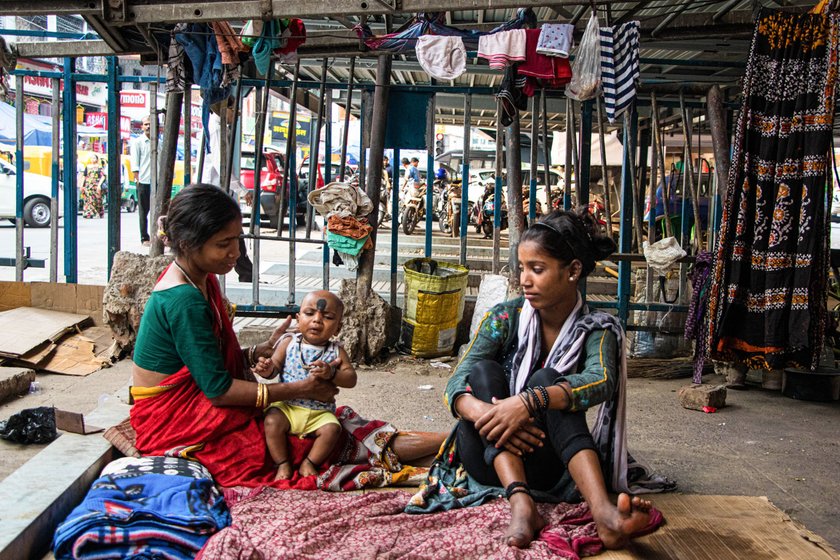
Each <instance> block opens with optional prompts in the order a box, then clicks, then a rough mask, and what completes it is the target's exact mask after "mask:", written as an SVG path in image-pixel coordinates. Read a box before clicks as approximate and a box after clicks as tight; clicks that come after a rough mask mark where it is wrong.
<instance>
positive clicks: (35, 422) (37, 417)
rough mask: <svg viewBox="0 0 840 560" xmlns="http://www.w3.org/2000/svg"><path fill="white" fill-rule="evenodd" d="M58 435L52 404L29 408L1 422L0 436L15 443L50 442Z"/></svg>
mask: <svg viewBox="0 0 840 560" xmlns="http://www.w3.org/2000/svg"><path fill="white" fill-rule="evenodd" d="M57 437H58V432H56V429H55V409H54V408H52V407H51V406H39V407H38V408H27V409H25V410H21V411H20V412H18V413H17V414H12V415H11V416H10V417H9V419H8V420H5V421H3V422H0V438H3V439H7V440H9V441H13V442H15V443H49V442H51V441H52V440H54V439H55V438H57Z"/></svg>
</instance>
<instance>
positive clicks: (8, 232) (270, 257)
mask: <svg viewBox="0 0 840 560" xmlns="http://www.w3.org/2000/svg"><path fill="white" fill-rule="evenodd" d="M120 218H121V221H120V230H121V231H120V233H121V235H120V247H121V249H122V250H123V251H131V252H132V253H140V254H144V255H145V254H148V252H149V248H148V247H144V246H143V245H142V244H141V243H140V226H139V220H138V215H137V213H136V212H134V213H129V212H126V211H123V212H122V214H121V216H120ZM63 223H64V220H63V219H62V220H60V222H59V232H58V275H59V276H58V277H59V281H63V280H64V227H63ZM245 227H246V228H247V225H246V226H245ZM150 229H151V226H150ZM273 231H274V230H270V232H273ZM301 231H302V228H301ZM150 233H152V232H151V231H150ZM23 239H24V247H29V248H30V258H31V259H43V260H44V261H46V268H29V269H27V270H25V271H24V276H23V279H24V281H27V282H48V281H49V279H50V273H49V267H50V246H49V243H50V230H49V228H30V227H27V228H25V230H24V238H23ZM107 239H108V225H107V222H106V220H101V219H90V220H85V219H83V218H82V217H81V216H79V220H78V283H80V284H96V285H105V284H106V283H107V282H108V277H107V275H108V245H107ZM248 250H249V254H253V247H252V246H251V243H250V242H249V243H248ZM0 257H8V258H14V257H15V226H14V225H13V224H12V223H11V222H8V221H5V220H0ZM287 260H288V244H287V243H285V242H264V243H262V245H261V263H262V267H265V266H271V264H272V262H286V261H287ZM14 279H15V269H14V267H0V280H14ZM228 279H229V280H230V279H233V280H236V275H235V273H234V274H231V276H230V277H229V278H228Z"/></svg>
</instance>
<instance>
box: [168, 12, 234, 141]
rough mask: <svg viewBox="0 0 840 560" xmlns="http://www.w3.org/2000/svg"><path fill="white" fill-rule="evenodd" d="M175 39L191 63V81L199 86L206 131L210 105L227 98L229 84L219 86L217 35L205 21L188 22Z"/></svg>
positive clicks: (220, 70)
mask: <svg viewBox="0 0 840 560" xmlns="http://www.w3.org/2000/svg"><path fill="white" fill-rule="evenodd" d="M175 40H176V41H178V43H179V44H180V45H181V46H183V47H184V53H185V54H186V55H187V58H189V60H190V64H191V65H192V75H193V81H194V82H195V83H196V84H197V85H198V86H199V87H200V88H201V99H202V106H201V122H202V125H203V126H204V129H205V130H207V126H208V121H209V120H210V105H213V104H215V103H218V102H219V101H222V100H224V99H227V98H228V97H230V86H223V85H222V74H223V71H224V65H223V64H222V56H221V53H220V52H219V47H218V45H217V44H216V36H215V34H213V33H212V31H211V29H210V27H208V26H207V24H204V23H189V24H187V26H186V28H185V29H184V31H183V32H181V33H176V34H175Z"/></svg>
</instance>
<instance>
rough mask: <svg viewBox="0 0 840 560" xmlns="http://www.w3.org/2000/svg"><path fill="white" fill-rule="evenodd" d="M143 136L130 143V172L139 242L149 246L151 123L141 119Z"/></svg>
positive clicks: (148, 119)
mask: <svg viewBox="0 0 840 560" xmlns="http://www.w3.org/2000/svg"><path fill="white" fill-rule="evenodd" d="M142 127H143V134H141V135H140V136H138V137H137V138H135V139H134V140H133V141H132V142H131V148H130V151H131V170H132V173H133V175H134V183H135V185H136V188H137V202H138V204H137V205H138V209H137V215H138V217H139V219H140V241H141V242H142V243H143V246H144V247H148V246H149V239H150V238H149V208H150V205H151V188H152V140H151V138H152V131H151V128H152V121H151V118H150V117H144V118H143V124H142Z"/></svg>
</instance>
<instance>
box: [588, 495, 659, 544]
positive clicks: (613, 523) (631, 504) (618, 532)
mask: <svg viewBox="0 0 840 560" xmlns="http://www.w3.org/2000/svg"><path fill="white" fill-rule="evenodd" d="M652 507H653V504H652V503H651V502H650V501H649V500H643V499H642V498H640V497H638V496H634V497H632V498H631V497H630V495H629V494H619V495H618V502H617V503H616V506H615V507H614V508H612V511H610V512H608V514H607V515H606V516H602V517H603V518H602V519H598V518H596V519H595V524H596V526H597V528H598V536H599V537H601V541H603V543H604V546H605V547H606V548H611V549H617V548H624V547H625V546H627V543H628V542H629V541H630V537H631V535H633V534H634V533H637V532H638V531H641V530H642V529H644V528H645V527H647V524H648V523H649V522H650V509H651V508H652Z"/></svg>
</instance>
